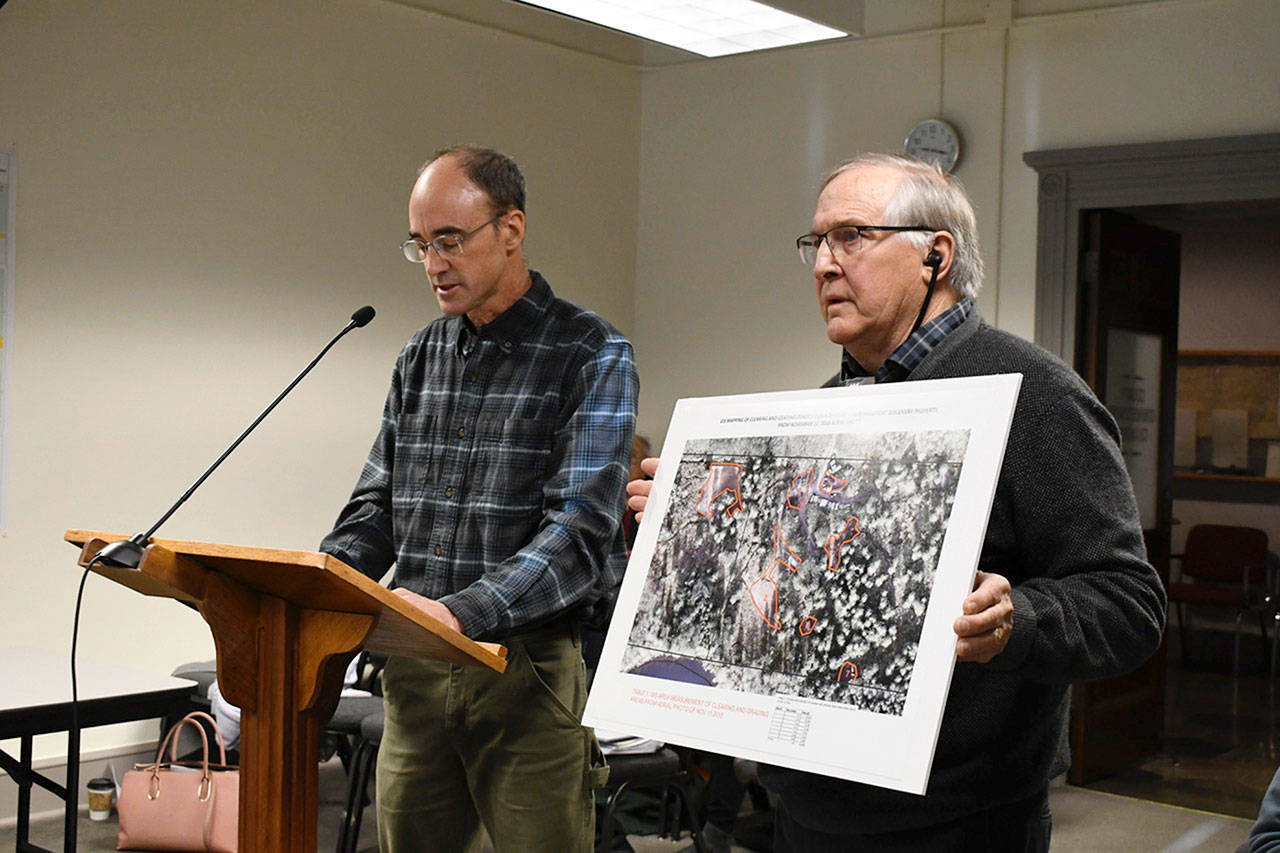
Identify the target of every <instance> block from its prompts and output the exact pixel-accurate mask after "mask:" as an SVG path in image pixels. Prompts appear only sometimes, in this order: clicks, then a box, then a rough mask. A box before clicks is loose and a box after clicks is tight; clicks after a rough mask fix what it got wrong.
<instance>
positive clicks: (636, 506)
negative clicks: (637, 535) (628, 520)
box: [627, 456, 658, 521]
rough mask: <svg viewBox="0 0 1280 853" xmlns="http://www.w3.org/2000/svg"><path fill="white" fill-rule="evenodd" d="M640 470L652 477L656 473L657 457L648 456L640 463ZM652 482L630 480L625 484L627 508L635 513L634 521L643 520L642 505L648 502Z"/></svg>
mask: <svg viewBox="0 0 1280 853" xmlns="http://www.w3.org/2000/svg"><path fill="white" fill-rule="evenodd" d="M640 470H641V471H643V472H645V473H646V474H648V475H649V476H650V477H653V476H654V475H656V474H657V473H658V457H656V456H650V457H648V458H647V459H644V460H642V461H641V462H640ZM652 488H653V480H632V481H631V482H630V483H627V506H628V507H630V508H631V509H633V510H635V512H636V521H639V520H640V519H642V518H644V505H645V504H647V503H648V502H649V491H650V490H651V489H652Z"/></svg>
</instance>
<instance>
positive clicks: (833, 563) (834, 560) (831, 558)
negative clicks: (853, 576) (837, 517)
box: [822, 515, 862, 572]
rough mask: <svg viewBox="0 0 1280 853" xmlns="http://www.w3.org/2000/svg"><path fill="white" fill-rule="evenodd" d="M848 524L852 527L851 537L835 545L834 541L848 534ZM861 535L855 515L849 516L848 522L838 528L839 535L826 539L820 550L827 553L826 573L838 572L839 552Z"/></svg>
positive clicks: (834, 534)
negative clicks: (833, 549)
mask: <svg viewBox="0 0 1280 853" xmlns="http://www.w3.org/2000/svg"><path fill="white" fill-rule="evenodd" d="M850 524H852V525H853V535H852V536H850V537H849V538H848V539H840V540H839V542H838V543H837V541H836V540H837V538H838V537H840V536H844V535H845V534H846V533H848V532H849V525H850ZM861 535H862V528H861V527H860V526H859V522H858V517H857V516H856V515H851V516H849V520H848V521H846V522H845V523H844V527H842V528H840V532H839V533H832V534H831V535H830V536H828V537H827V544H826V545H823V546H822V550H824V551H826V552H827V571H831V572H835V571H839V570H840V552H841V550H843V549H844V546H845V545H848V544H849V543H850V542H852V541H853V540H855V539H857V538H858V537H859V536H861ZM832 545H835V553H832V551H831V546H832Z"/></svg>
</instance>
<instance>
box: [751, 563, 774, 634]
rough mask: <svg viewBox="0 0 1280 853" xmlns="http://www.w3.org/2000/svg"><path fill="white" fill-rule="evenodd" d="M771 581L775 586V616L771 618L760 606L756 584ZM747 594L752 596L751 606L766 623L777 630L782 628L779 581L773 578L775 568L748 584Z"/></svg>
mask: <svg viewBox="0 0 1280 853" xmlns="http://www.w3.org/2000/svg"><path fill="white" fill-rule="evenodd" d="M766 582H767V583H769V584H770V585H771V586H772V587H773V614H774V615H773V618H772V619H770V618H769V614H767V613H765V612H764V608H763V607H761V606H760V602H759V601H757V600H756V586H757V585H759V584H761V583H766ZM747 595H748V596H750V597H751V606H753V607H754V608H755V609H756V612H757V613H759V614H760V618H762V619H764V623H765V624H766V625H768V626H769V627H770V628H772V629H773V630H775V631H781V630H782V620H780V619H778V582H777V581H775V580H774V579H773V568H772V567H770V569H769V574H766V575H764V576H762V577H758V578H756V579H755V580H753V581H752V582H751V583H749V584H747Z"/></svg>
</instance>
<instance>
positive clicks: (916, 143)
mask: <svg viewBox="0 0 1280 853" xmlns="http://www.w3.org/2000/svg"><path fill="white" fill-rule="evenodd" d="M902 150H903V151H905V152H906V153H907V154H910V155H911V156H912V157H919V158H920V159H921V160H928V161H929V162H931V163H937V164H938V167H939V168H940V169H942V171H944V172H950V171H951V170H952V169H954V168H955V166H956V161H958V160H959V159H960V134H958V133H957V132H956V129H955V128H954V127H952V126H951V124H949V123H948V122H945V121H943V120H942V119H940V118H927V119H925V120H924V121H922V122H920V123H919V124H917V125H916V126H915V127H913V128H911V132H910V133H908V134H907V138H906V140H905V141H904V142H903V143H902Z"/></svg>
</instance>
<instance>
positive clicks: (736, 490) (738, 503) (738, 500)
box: [693, 462, 742, 518]
mask: <svg viewBox="0 0 1280 853" xmlns="http://www.w3.org/2000/svg"><path fill="white" fill-rule="evenodd" d="M717 467H720V468H737V469H738V471H737V473H736V474H732V475H730V480H731V482H732V483H733V485H729V486H725V487H724V488H723V489H721V490H720V491H718V492H716V493H715V494H714V495H711V496H710V497H708V498H706V499H705V503H706V506H707V511H706V512H703V511H702V506H703V503H704V500H703V498H704V496H705V495H706V492H707V488H708V487H709V486H710V485H711V481H712V479H713V478H714V477H715V476H716V474H717V473H718V472H717V471H716V470H715V469H716V468H717ZM707 471H708V473H707V481H706V482H705V483H703V484H702V488H701V489H699V490H698V502H697V503H696V504H694V505H693V508H694V509H695V510H696V511H697V513H698V515H701V516H702V517H703V518H711V517H712V516H713V515H715V510H714V509H713V508H712V506H711V504H712V503H714V502H715V500H716V498H718V497H720V496H721V495H723V494H724V493H725V492H733V503H731V504H729V505H728V506H727V507H725V509H724V511H725V514H726V515H733V514H734V513H735V512H737V511H738V510H740V509H742V465H741V464H739V463H737V462H710V463H708V464H707Z"/></svg>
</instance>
